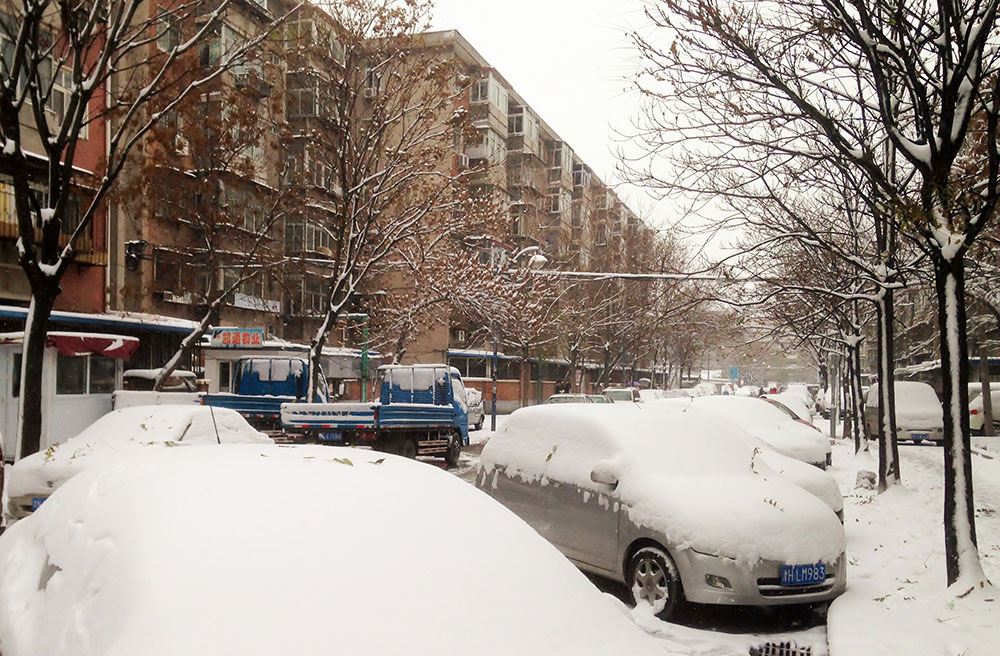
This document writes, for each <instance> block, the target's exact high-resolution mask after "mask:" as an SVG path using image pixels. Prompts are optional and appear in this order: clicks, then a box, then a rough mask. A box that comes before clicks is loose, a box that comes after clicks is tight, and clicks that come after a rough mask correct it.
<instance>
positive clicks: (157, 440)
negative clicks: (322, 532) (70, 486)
mask: <svg viewBox="0 0 1000 656" xmlns="http://www.w3.org/2000/svg"><path fill="white" fill-rule="evenodd" d="M245 443H250V444H272V443H273V440H271V438H269V437H268V436H267V435H264V434H263V433H261V432H259V431H257V430H256V429H254V428H253V427H252V426H250V424H248V423H247V421H246V419H244V418H243V417H241V416H240V415H239V413H237V412H236V411H234V410H228V409H226V408H212V407H211V406H200V405H197V406H196V405H191V406H187V405H185V406H171V405H167V406H133V407H131V408H122V409H121V410H114V411H112V412H109V413H108V414H106V415H104V416H103V417H101V418H100V419H98V420H97V421H95V422H94V423H93V424H91V425H90V426H88V427H87V428H85V429H84V430H83V432H82V433H80V434H78V435H76V436H75V437H71V438H70V439H68V440H66V441H65V442H62V443H57V444H53V445H52V446H51V447H49V448H48V449H46V450H45V451H40V452H38V453H34V454H32V455H30V456H27V457H25V458H22V459H21V460H19V461H18V462H16V463H14V466H13V467H11V470H10V477H9V480H8V481H7V494H8V497H9V501H8V504H7V514H8V516H9V518H10V519H15V520H16V519H20V518H22V517H25V516H26V515H29V514H31V513H32V512H33V511H34V510H35V509H37V508H38V507H39V506H40V505H41V504H42V503H43V502H44V501H45V500H46V499H47V498H48V496H49V495H51V494H52V492H53V491H54V490H56V488H58V487H59V486H60V485H62V484H63V483H65V482H66V481H68V480H69V479H70V478H72V477H73V476H74V475H76V474H77V473H79V472H80V471H82V470H84V469H86V468H88V467H92V466H94V465H95V464H97V463H100V462H103V461H105V460H108V459H113V458H117V457H119V456H121V455H122V454H125V453H129V452H132V451H137V450H145V449H150V448H152V449H160V448H165V447H173V446H187V445H191V444H245Z"/></svg>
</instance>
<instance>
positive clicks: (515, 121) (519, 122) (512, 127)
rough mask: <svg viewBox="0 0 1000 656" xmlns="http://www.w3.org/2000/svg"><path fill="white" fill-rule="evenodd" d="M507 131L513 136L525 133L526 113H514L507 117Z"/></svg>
mask: <svg viewBox="0 0 1000 656" xmlns="http://www.w3.org/2000/svg"><path fill="white" fill-rule="evenodd" d="M507 133H508V134H510V135H511V136H519V135H523V134H524V114H513V115H511V116H508V117H507Z"/></svg>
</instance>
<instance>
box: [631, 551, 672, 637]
mask: <svg viewBox="0 0 1000 656" xmlns="http://www.w3.org/2000/svg"><path fill="white" fill-rule="evenodd" d="M628 587H629V591H630V592H631V593H632V601H633V602H634V603H635V605H636V606H637V607H638V606H640V605H641V606H646V607H649V608H651V609H652V611H653V613H654V614H655V615H656V616H657V617H659V618H660V619H661V620H666V619H669V618H670V616H671V615H672V614H673V613H674V611H675V610H676V609H677V606H678V605H680V604H681V603H682V602H683V599H684V593H683V591H682V589H681V577H680V574H679V573H678V572H677V566H676V565H674V561H673V560H671V558H670V556H668V555H667V554H666V553H665V552H664V551H662V550H661V549H657V548H656V547H643V548H642V549H639V550H638V551H636V552H635V554H633V556H632V558H630V559H629V563H628Z"/></svg>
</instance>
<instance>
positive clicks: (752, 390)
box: [733, 385, 761, 396]
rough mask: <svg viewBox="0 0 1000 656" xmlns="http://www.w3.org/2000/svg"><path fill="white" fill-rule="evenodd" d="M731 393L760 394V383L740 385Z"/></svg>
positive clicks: (742, 394) (741, 394)
mask: <svg viewBox="0 0 1000 656" xmlns="http://www.w3.org/2000/svg"><path fill="white" fill-rule="evenodd" d="M733 394H735V395H736V396H760V395H761V389H760V385H744V386H742V387H737V388H736V391H735V392H733Z"/></svg>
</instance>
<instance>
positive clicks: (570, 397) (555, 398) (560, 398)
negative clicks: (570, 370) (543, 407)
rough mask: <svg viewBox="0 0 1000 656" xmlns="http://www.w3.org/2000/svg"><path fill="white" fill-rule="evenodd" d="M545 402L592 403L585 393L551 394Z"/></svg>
mask: <svg viewBox="0 0 1000 656" xmlns="http://www.w3.org/2000/svg"><path fill="white" fill-rule="evenodd" d="M545 402H546V403H593V402H594V400H593V399H591V398H590V396H589V395H587V394H553V395H552V396H550V397H549V398H547V399H545Z"/></svg>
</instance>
